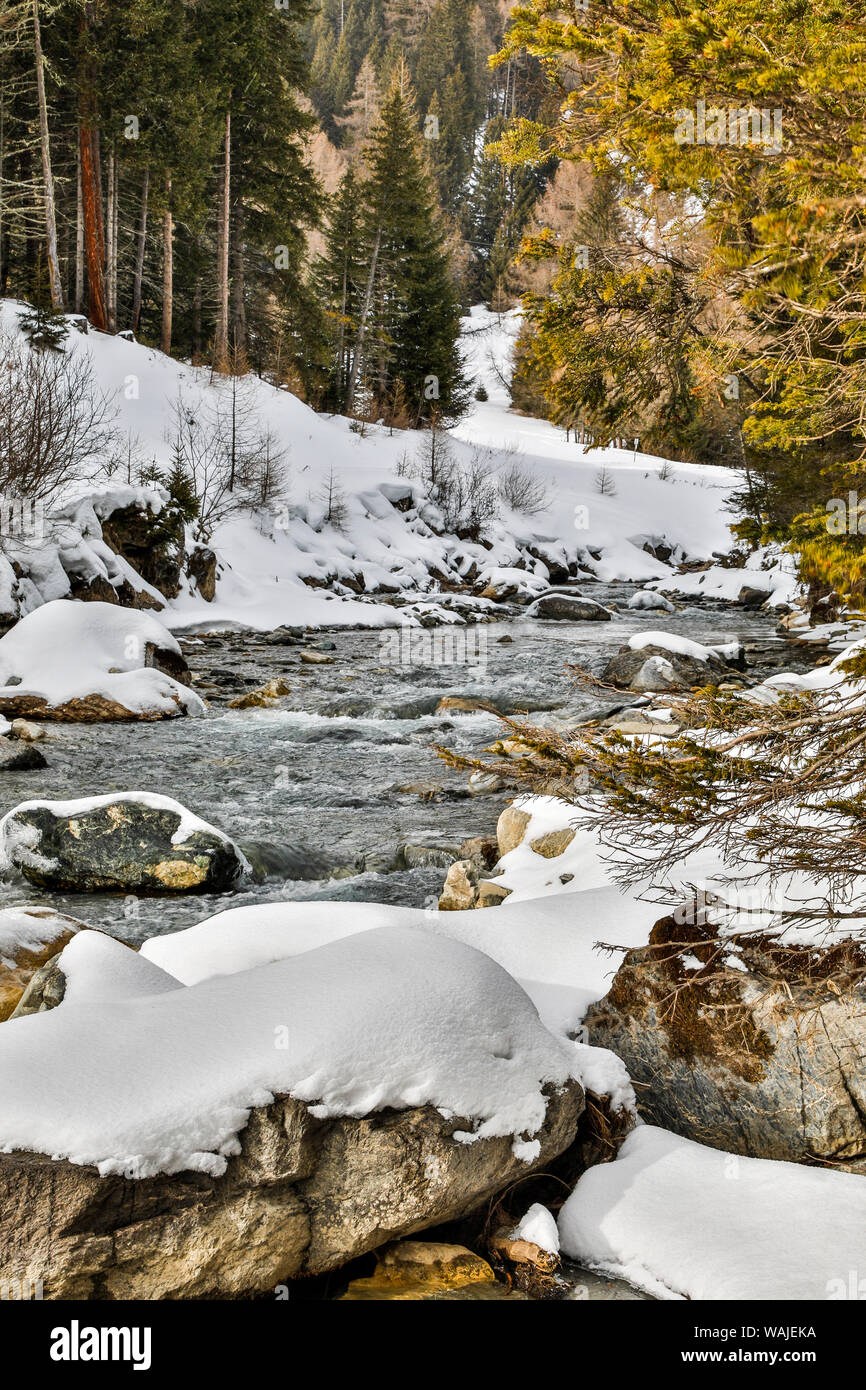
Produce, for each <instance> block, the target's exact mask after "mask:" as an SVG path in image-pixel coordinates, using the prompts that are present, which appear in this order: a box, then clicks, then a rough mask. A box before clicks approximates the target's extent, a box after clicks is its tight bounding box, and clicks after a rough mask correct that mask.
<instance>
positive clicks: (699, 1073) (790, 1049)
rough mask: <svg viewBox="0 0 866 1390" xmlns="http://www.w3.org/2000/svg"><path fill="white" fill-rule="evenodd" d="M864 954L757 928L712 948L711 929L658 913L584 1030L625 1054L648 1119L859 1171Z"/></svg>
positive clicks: (719, 1142)
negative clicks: (787, 941) (762, 933)
mask: <svg viewBox="0 0 866 1390" xmlns="http://www.w3.org/2000/svg"><path fill="white" fill-rule="evenodd" d="M731 960H735V961H736V964H733V965H732V964H731V963H730V962H731ZM864 964H866V952H864V951H863V949H862V947H861V946H859V945H858V944H856V943H854V942H851V941H848V942H841V943H838V944H837V945H835V946H833V947H831V948H828V949H825V950H818V951H815V950H813V949H812V948H809V947H791V946H786V947H785V948H784V949H782V948H780V947H779V946H778V944H777V943H775V942H773V941H772V940H770V939H769V938H766V937H756V936H752V937H740V938H739V940H738V941H737V942H736V943H732V945H731V947H730V948H729V949H727V950H725V949H723V950H721V951H720V950H719V949H718V947H717V946H716V944H715V934H714V933H713V932H712V930H710V929H709V928H708V927H705V926H702V925H697V924H695V923H680V922H677V921H676V920H675V919H674V918H673V917H666V918H664V919H663V920H662V921H660V922H658V923H657V924H656V926H655V927H654V928H653V931H652V934H651V936H650V944H649V945H648V946H646V947H643V948H642V949H640V950H634V951H629V953H628V954H627V955H626V956H625V958H624V960H623V962H622V965H621V966H620V968H619V970H618V971H617V974H616V976H615V977H614V981H613V984H612V986H611V988H610V990H609V992H608V994H607V995H606V997H605V998H604V999H603V1000H602V1001H601V1002H600V1003H599V1004H597V1005H596V1006H595V1007H594V1008H593V1009H591V1010H590V1013H589V1015H588V1016H587V1018H586V1020H585V1023H586V1027H587V1030H588V1035H589V1041H590V1042H591V1043H592V1044H593V1045H594V1046H596V1047H607V1048H610V1049H611V1051H613V1052H615V1053H616V1054H617V1056H619V1057H621V1058H622V1060H623V1061H624V1062H625V1064H626V1067H627V1068H628V1071H629V1075H630V1076H631V1078H632V1081H633V1082H634V1083H635V1086H636V1090H637V1094H638V1103H639V1108H640V1111H641V1113H642V1115H643V1117H644V1119H646V1120H648V1121H649V1122H650V1123H651V1124H656V1125H660V1126H661V1127H662V1128H664V1129H670V1130H673V1131H674V1133H675V1134H681V1135H683V1136H684V1137H685V1138H688V1139H695V1140H697V1141H698V1142H699V1143H701V1144H709V1145H711V1146H713V1147H715V1148H718V1149H723V1150H727V1151H728V1152H730V1153H739V1154H747V1155H751V1156H752V1157H755V1158H772V1159H788V1160H793V1161H795V1162H819V1163H827V1164H831V1165H832V1166H833V1167H835V1168H843V1169H844V1168H847V1169H849V1170H850V1171H854V1172H860V1173H866V988H864V984H863V973H862V972H863V966H864ZM836 990H839V991H840V992H839V993H837V992H836Z"/></svg>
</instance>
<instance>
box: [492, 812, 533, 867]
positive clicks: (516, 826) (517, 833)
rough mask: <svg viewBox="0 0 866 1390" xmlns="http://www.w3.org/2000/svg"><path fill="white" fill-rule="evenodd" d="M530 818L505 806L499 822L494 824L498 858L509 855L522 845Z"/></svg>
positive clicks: (526, 814) (525, 813)
mask: <svg viewBox="0 0 866 1390" xmlns="http://www.w3.org/2000/svg"><path fill="white" fill-rule="evenodd" d="M531 819H532V817H531V816H530V815H529V814H528V813H527V812H526V811H520V810H518V808H517V807H516V806H506V808H505V810H504V811H503V812H502V815H501V816H500V817H499V820H498V821H497V822H496V840H497V843H498V845H499V857H500V859H501V858H502V857H503V855H506V854H510V853H511V851H512V850H513V849H516V848H517V846H518V845H522V844H523V837H524V835H525V834H526V828H527V826H528V825H529V822H530V821H531Z"/></svg>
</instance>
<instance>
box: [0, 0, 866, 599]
mask: <svg viewBox="0 0 866 1390" xmlns="http://www.w3.org/2000/svg"><path fill="white" fill-rule="evenodd" d="M862 29H863V26H862V24H861V22H860V21H859V19H858V18H857V17H856V16H850V15H849V14H848V12H847V11H846V10H845V8H844V7H843V6H841V5H839V4H837V3H835V2H834V0H818V3H815V4H809V5H806V4H805V3H803V0H770V3H767V4H763V3H762V4H759V3H757V0H712V3H710V4H708V5H706V6H704V7H703V8H702V10H701V11H700V13H697V12H694V13H692V12H691V11H689V12H683V11H682V10H681V7H680V6H679V5H677V4H676V3H674V2H673V0H637V3H634V4H631V5H629V6H627V7H623V6H622V5H620V4H618V3H606V2H605V0H594V2H593V4H592V5H591V6H590V7H587V6H586V5H585V4H584V3H583V0H569V3H566V4H565V5H564V6H561V7H556V8H553V7H552V6H551V5H550V4H549V3H548V0H535V3H533V4H530V5H527V6H525V7H524V8H522V9H518V10H515V11H514V12H513V14H512V16H511V17H510V18H509V15H508V14H507V12H506V9H505V7H504V6H502V5H500V4H498V3H494V0H479V3H477V4H473V5H471V6H467V5H463V4H459V3H458V0H435V2H434V0H349V2H348V3H347V0H325V3H323V4H322V6H321V7H319V8H316V7H315V6H314V5H312V4H310V3H308V0H278V2H277V3H275V4H273V5H266V4H258V3H255V4H253V3H250V0H195V2H194V3H189V0H130V3H128V4H125V5H124V6H122V7H120V6H117V5H112V4H109V3H108V0H19V3H15V4H11V5H7V7H6V9H5V10H4V12H3V16H2V29H0V78H2V82H0V294H3V295H15V296H18V297H20V298H24V299H27V300H29V301H30V302H32V303H33V304H34V305H35V306H36V308H37V315H41V316H42V317H43V318H44V316H45V315H50V314H52V313H55V314H56V313H58V312H60V311H63V310H65V311H67V312H68V311H75V312H76V313H79V314H86V315H87V318H88V319H89V321H90V323H91V324H92V325H93V327H95V328H97V329H101V330H103V331H108V332H117V331H130V332H132V333H133V334H135V335H136V336H137V337H138V338H139V339H140V340H142V341H144V342H147V343H152V344H154V345H158V346H160V347H161V348H162V350H163V351H164V352H171V353H173V354H175V355H177V356H181V357H184V358H188V359H190V360H192V361H198V362H202V361H206V362H210V363H212V364H213V365H214V366H215V367H216V368H217V369H218V370H220V371H229V372H232V371H234V372H237V371H241V370H247V369H252V370H254V371H256V372H258V373H259V374H261V375H266V376H268V377H269V378H270V379H272V380H274V381H275V382H277V383H279V384H283V385H287V386H289V387H290V388H291V389H292V390H295V391H297V392H298V393H299V394H301V395H302V396H303V397H304V398H305V399H307V400H308V401H310V402H311V403H312V404H313V405H315V406H317V407H320V408H324V409H328V410H336V411H341V412H345V413H347V414H350V415H354V416H358V417H361V418H385V419H387V420H389V421H390V422H391V423H395V424H400V425H425V424H429V423H430V422H431V421H444V422H446V423H447V422H448V420H451V419H455V418H457V417H458V416H459V414H460V412H461V410H462V409H463V408H464V405H465V402H466V399H467V389H468V388H467V384H466V383H465V382H464V381H463V379H462V377H461V369H460V362H459V357H458V352H457V347H456V340H457V336H458V320H459V316H460V314H461V312H462V311H465V310H466V308H468V306H470V305H471V304H473V303H477V302H481V301H483V302H486V303H487V304H488V305H490V306H491V307H493V308H494V309H496V310H500V309H506V308H509V307H512V306H514V305H515V304H517V303H519V302H521V300H522V302H523V305H524V308H525V311H526V317H525V322H524V332H523V335H522V338H521V342H520V345H519V351H518V361H517V373H516V378H515V382H514V400H515V405H516V407H517V408H518V409H521V408H522V409H525V410H527V411H529V412H531V413H534V414H536V415H539V414H540V415H545V416H547V417H548V418H549V419H551V420H553V421H555V422H556V423H558V424H561V425H563V426H564V427H565V428H566V429H568V430H569V431H570V430H571V429H572V428H574V429H575V430H579V431H580V432H581V437H585V436H586V435H587V434H589V435H591V436H592V438H593V439H594V440H595V441H596V442H597V443H603V442H605V441H608V440H611V439H614V438H619V437H628V438H635V437H639V438H640V439H641V441H642V443H643V445H644V447H648V448H651V449H653V450H656V451H658V452H660V453H665V454H670V455H675V456H678V457H682V458H686V459H689V460H692V461H695V462H700V463H704V462H714V463H723V464H726V465H731V466H736V467H738V468H740V469H741V470H743V477H744V480H745V481H744V484H743V490H742V496H741V499H740V502H741V510H742V512H743V515H744V518H745V521H744V532H745V534H746V535H747V536H748V537H749V538H751V539H753V540H755V539H758V538H760V537H764V538H767V537H771V536H772V537H776V538H783V539H791V538H793V539H795V540H796V541H797V543H798V544H799V545H800V546H801V548H802V551H803V554H804V556H805V557H806V563H807V567H808V565H810V564H811V565H812V566H813V568H814V571H815V573H814V577H815V578H816V580H818V579H820V577H821V572H822V571H826V573H827V574H830V575H836V577H837V578H839V577H841V578H842V579H843V580H850V579H851V576H852V573H853V570H852V566H854V568H856V567H857V566H858V565H859V563H860V562H859V560H856V556H857V555H859V550H860V538H859V535H858V534H855V535H854V536H853V537H852V536H851V535H846V536H843V537H841V538H836V539H831V540H828V538H827V535H826V528H825V527H824V525H823V511H822V508H823V502H824V499H825V498H826V497H827V496H829V495H841V494H842V493H843V492H844V490H845V489H846V488H847V487H849V485H854V484H855V483H856V478H857V476H858V474H859V469H860V464H861V459H862V455H863V437H864V426H863V410H862V401H863V398H864V391H863V372H864V366H863V363H864V348H863V344H862V319H863V250H862V247H863V244H864V240H863V216H864V213H863V206H862V192H861V185H862V168H861V164H862V148H863V139H864V114H866V113H864V95H863V92H864V86H863V83H862V80H861V77H862V64H863V58H864V53H866V42H864V38H863V33H862ZM154 34H159V36H160V41H159V43H158V44H156V43H154V42H153V35H154ZM698 108H700V109H701V110H703V111H704V112H705V113H706V111H707V110H709V111H710V112H711V113H712V112H714V111H715V112H718V113H720V116H722V117H724V116H725V113H726V112H727V111H728V110H729V109H730V110H731V112H732V113H733V119H734V123H735V125H736V132H739V134H736V133H735V135H733V136H731V138H726V136H725V133H724V127H723V129H722V132H721V134H719V131H718V130H717V129H716V128H715V127H714V128H713V129H712V130H711V131H710V133H709V134H708V135H707V138H704V137H703V136H701V137H700V138H698V139H697V140H695V139H694V138H693V136H692V137H682V138H681V136H680V134H678V131H679V127H680V126H681V125H682V123H683V120H684V118H686V117H688V118H690V119H691V118H692V112H693V110H697V109H698ZM703 119H704V120H705V117H704V118H703ZM755 121H757V124H755ZM705 124H706V121H705ZM711 124H712V122H711ZM717 124H718V119H717ZM732 130H733V127H732ZM750 132H751V133H750ZM740 135H741V136H742V138H740ZM770 137H771V138H770ZM323 150H325V151H326V152H327V156H328V159H329V160H330V166H331V169H332V172H333V171H336V173H335V176H334V177H333V178H332V179H331V181H330V185H328V187H327V191H326V185H327V184H328V180H327V179H325V178H323V177H322V167H321V165H322V152H323ZM854 529H855V532H856V528H854ZM831 552H832V553H831ZM854 578H855V580H856V582H859V571H858V573H857V574H856V575H855V576H854Z"/></svg>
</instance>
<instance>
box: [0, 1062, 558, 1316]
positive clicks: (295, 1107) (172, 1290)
mask: <svg viewBox="0 0 866 1390" xmlns="http://www.w3.org/2000/svg"><path fill="white" fill-rule="evenodd" d="M583 1107H584V1097H583V1091H582V1090H581V1088H580V1086H579V1085H578V1084H577V1083H576V1082H574V1083H572V1084H571V1085H570V1086H569V1087H567V1088H565V1089H564V1090H562V1091H559V1092H556V1093H555V1094H553V1095H551V1096H550V1098H549V1101H548V1107H547V1116H546V1119H545V1123H544V1125H543V1128H542V1130H541V1131H540V1133H539V1134H538V1135H537V1136H536V1137H537V1138H538V1139H539V1140H540V1152H539V1154H538V1157H537V1158H536V1159H535V1160H534V1161H533V1162H532V1163H530V1164H527V1163H525V1162H522V1161H521V1160H519V1159H516V1158H515V1157H514V1154H513V1152H512V1143H511V1139H510V1137H508V1138H502V1139H483V1140H478V1141H477V1142H476V1143H474V1144H461V1143H459V1142H457V1141H455V1140H454V1139H453V1137H452V1136H453V1134H454V1133H455V1131H457V1130H460V1129H462V1128H465V1125H466V1122H465V1120H461V1119H458V1118H456V1117H452V1118H451V1119H448V1120H446V1119H444V1118H443V1117H442V1115H440V1114H439V1112H438V1111H437V1110H435V1109H434V1108H433V1107H431V1106H425V1107H421V1108H417V1109H413V1110H405V1111H400V1112H394V1111H383V1112H381V1113H379V1114H375V1115H370V1116H368V1117H366V1118H364V1119H351V1118H343V1119H332V1120H317V1119H314V1118H313V1116H312V1115H310V1113H309V1111H308V1110H307V1108H306V1107H305V1106H304V1105H303V1104H302V1103H301V1102H299V1101H294V1100H291V1099H278V1100H276V1101H274V1102H273V1103H272V1104H271V1105H269V1106H268V1107H267V1108H264V1109H260V1110H254V1111H253V1113H252V1115H251V1118H250V1122H249V1124H248V1125H247V1127H246V1129H245V1130H244V1131H243V1133H242V1135H241V1142H242V1153H241V1154H240V1155H239V1156H237V1157H236V1158H232V1159H230V1161H229V1164H228V1168H227V1170H226V1172H225V1174H224V1175H223V1176H222V1177H220V1178H212V1177H208V1176H206V1175H204V1174H201V1173H191V1172H190V1173H180V1174H176V1175H173V1176H164V1175H163V1176H159V1177H155V1178H146V1179H140V1180H131V1179H128V1178H124V1177H120V1176H115V1175H110V1176H106V1177H100V1176H99V1174H98V1172H97V1170H96V1169H95V1168H92V1167H86V1166H83V1165H76V1164H73V1163H69V1162H67V1161H66V1160H57V1159H51V1158H49V1157H47V1156H46V1155H44V1154H34V1153H20V1152H17V1153H11V1154H0V1270H2V1271H3V1275H4V1278H6V1279H13V1278H20V1277H22V1276H23V1275H25V1274H26V1273H28V1272H30V1273H31V1274H32V1273H33V1271H38V1275H39V1277H40V1278H41V1279H42V1282H43V1289H44V1297H45V1298H46V1299H67V1298H69V1299H90V1298H96V1299H100V1300H113V1299H124V1300H126V1299H135V1298H147V1299H158V1298H208V1297H210V1298H235V1297H242V1296H249V1295H252V1294H256V1293H259V1294H271V1295H273V1292H274V1290H275V1288H276V1286H277V1285H279V1284H282V1283H284V1282H285V1281H286V1280H287V1279H290V1278H293V1277H297V1276H299V1275H308V1274H320V1273H324V1272H326V1271H328V1270H332V1269H336V1268H338V1267H339V1266H341V1265H343V1264H345V1263H347V1262H348V1261H349V1260H351V1259H354V1258H355V1257H356V1256H359V1255H363V1254H366V1253H367V1252H368V1251H371V1250H374V1249H376V1248H378V1247H379V1246H381V1245H384V1244H385V1243H386V1242H388V1241H390V1240H393V1239H396V1238H399V1237H401V1236H406V1235H410V1234H411V1233H413V1232H415V1231H421V1230H424V1229H425V1228H427V1227H430V1226H436V1225H440V1224H442V1223H443V1222H446V1221H452V1220H456V1219H458V1218H460V1217H463V1216H466V1215H468V1214H469V1213H471V1212H473V1211H475V1210H476V1209H477V1208H479V1207H481V1206H482V1205H483V1204H486V1203H488V1202H490V1201H491V1200H492V1199H493V1198H494V1197H495V1196H496V1195H497V1194H498V1193H499V1192H501V1191H503V1190H504V1189H505V1188H507V1187H508V1186H509V1185H510V1184H512V1183H513V1182H515V1181H516V1180H517V1179H523V1178H525V1177H526V1176H527V1175H528V1174H529V1173H531V1172H533V1171H534V1170H539V1171H541V1170H543V1169H544V1168H545V1167H546V1166H547V1165H548V1164H549V1163H550V1162H551V1161H552V1160H553V1159H554V1158H556V1157H557V1156H558V1155H559V1154H561V1153H563V1152H564V1150H565V1149H567V1148H568V1147H569V1146H570V1145H571V1144H572V1142H573V1141H574V1139H575V1136H576V1134H577V1128H578V1121H579V1118H580V1115H581V1112H582V1110H583Z"/></svg>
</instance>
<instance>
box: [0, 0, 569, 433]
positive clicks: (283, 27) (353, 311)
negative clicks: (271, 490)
mask: <svg viewBox="0 0 866 1390" xmlns="http://www.w3.org/2000/svg"><path fill="white" fill-rule="evenodd" d="M2 25H3V27H2V48H0V78H2V96H0V217H2V221H0V294H4V295H10V294H11V295H18V296H19V297H21V298H24V299H27V300H29V301H31V302H32V303H34V304H35V305H37V306H38V308H39V311H40V313H42V314H46V313H51V312H53V313H58V312H60V311H63V310H65V311H67V312H68V311H74V312H76V313H79V314H86V315H87V318H88V319H89V321H90V323H91V324H92V326H93V327H94V328H96V329H100V330H103V331H108V332H117V331H130V332H132V333H133V334H134V335H135V336H136V337H138V338H139V339H140V340H142V341H145V342H150V343H153V344H155V345H158V346H160V347H161V349H162V350H163V351H164V352H171V353H174V354H176V355H178V356H182V357H186V358H190V359H192V360H194V361H210V362H212V363H213V364H214V365H215V366H216V367H217V368H218V369H220V370H229V371H232V370H235V371H236V370H241V369H246V368H252V369H253V370H255V371H257V372H259V373H260V374H267V375H268V376H269V377H271V378H272V379H273V380H275V381H278V382H280V383H281V384H287V385H289V386H290V387H291V388H292V389H294V390H297V391H298V392H299V393H300V394H302V395H303V396H305V397H306V398H307V399H309V400H310V401H311V402H312V403H313V404H316V405H324V406H327V407H330V408H336V409H341V410H346V411H349V412H350V413H355V414H361V415H363V414H375V415H381V414H385V415H387V417H388V418H390V419H392V420H399V421H400V422H403V423H424V422H425V421H426V420H428V419H429V418H430V417H431V416H432V415H434V414H435V415H436V416H437V417H439V418H443V419H447V418H453V417H454V416H455V415H456V414H458V413H459V411H460V408H461V402H462V400H463V399H464V396H463V387H462V383H461V381H460V371H459V364H458V361H457V355H456V347H455V343H456V338H457V332H458V327H457V324H458V317H459V313H460V310H461V307H465V306H466V305H467V304H469V303H471V302H475V301H476V300H478V299H479V298H481V297H489V296H490V295H492V294H495V293H499V295H500V297H501V296H502V295H504V294H505V293H506V291H507V280H508V265H509V262H510V260H511V258H512V256H513V255H514V253H515V252H516V250H517V249H518V245H519V237H520V232H521V230H522V228H523V225H524V224H525V222H526V219H527V218H528V216H529V213H530V210H531V206H532V203H533V201H534V198H535V195H536V194H537V192H538V190H539V188H540V187H542V186H543V184H544V181H545V179H546V177H547V173H548V172H549V168H550V164H549V162H548V163H547V165H546V167H545V169H543V170H541V171H537V170H531V171H525V170H518V171H511V170H508V169H506V168H504V167H503V166H502V165H501V164H500V163H498V162H497V161H495V160H492V159H490V158H489V157H488V155H487V151H486V145H487V143H489V140H490V139H492V138H493V136H495V135H496V134H499V133H501V130H502V128H503V127H504V124H505V119H506V117H507V116H510V115H513V114H515V113H517V112H519V113H520V114H522V115H533V116H534V115H537V114H538V109H539V104H540V100H541V94H542V93H543V86H542V84H541V82H540V78H539V71H540V70H539V65H538V63H537V62H536V61H535V60H532V59H528V58H525V57H522V58H519V59H515V60H514V62H512V63H509V64H507V65H506V67H505V69H503V70H502V71H498V70H497V71H493V72H492V71H491V69H490V66H489V63H488V59H489V57H490V55H491V54H492V53H493V52H494V51H495V49H496V47H497V45H498V44H499V43H500V42H501V39H502V18H501V15H500V13H499V10H498V8H497V7H496V6H495V5H492V4H490V3H489V0H487V3H486V5H485V7H484V8H483V9H482V8H481V7H478V6H476V7H474V8H473V9H471V10H468V9H467V8H466V7H465V6H460V5H457V4H456V3H454V0H440V3H438V4H435V5H429V4H426V3H404V4H389V5H388V6H386V7H385V8H383V6H382V5H381V3H379V2H378V0H372V3H369V4H368V3H365V0H353V3H352V4H351V5H349V6H348V7H347V6H346V5H345V4H343V5H334V4H328V5H326V6H325V7H324V8H323V9H321V10H320V11H318V13H314V10H313V7H312V6H309V5H308V4H307V3H306V0H280V3H278V4H275V5H262V4H250V3H249V0H198V3H193V4H190V3H187V2H186V0H133V3H131V4H129V5H125V6H123V7H118V6H115V5H110V4H108V3H106V2H105V0H85V3H82V0H59V2H58V3H53V4H46V3H44V0H35V3H34V0H24V3H19V4H17V5H13V6H12V7H10V8H8V9H7V10H6V12H5V13H4V15H3V19H2ZM156 33H158V34H159V35H160V42H159V44H158V45H156V44H154V43H153V35H154V34H156ZM317 129H319V130H320V132H321V133H322V134H323V135H324V136H325V138H326V139H327V140H328V142H329V144H330V145H332V146H333V147H334V149H335V151H336V152H337V157H338V158H339V159H340V160H341V161H342V167H343V169H344V171H345V172H344V177H343V179H342V181H341V183H340V187H339V189H338V190H337V191H336V193H335V195H334V196H332V197H329V196H328V195H326V193H325V192H324V189H323V186H322V182H321V180H320V179H319V178H318V177H317V170H316V168H315V161H314V160H311V159H310V158H309V157H308V149H309V142H310V138H311V136H312V135H313V134H314V133H315V132H316V130H317ZM314 232H318V234H319V236H320V239H322V238H323V240H324V249H323V251H322V253H321V254H312V253H311V250H310V245H311V243H310V240H309V238H310V235H311V233H314ZM512 302H513V301H512Z"/></svg>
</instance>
